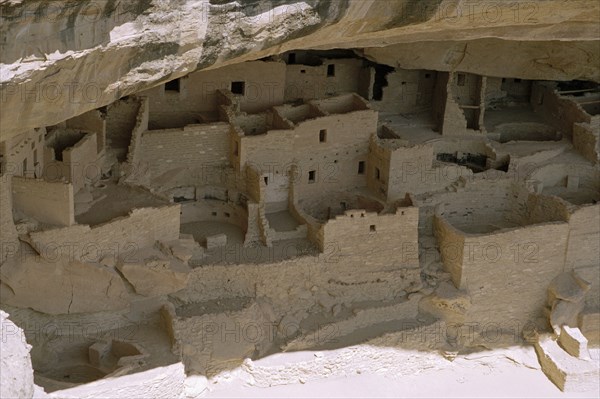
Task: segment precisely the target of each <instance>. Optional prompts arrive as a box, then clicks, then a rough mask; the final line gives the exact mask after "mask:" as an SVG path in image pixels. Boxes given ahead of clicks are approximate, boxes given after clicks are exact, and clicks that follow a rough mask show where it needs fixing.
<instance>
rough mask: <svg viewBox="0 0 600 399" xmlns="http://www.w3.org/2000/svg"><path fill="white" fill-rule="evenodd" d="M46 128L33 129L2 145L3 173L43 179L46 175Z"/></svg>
mask: <svg viewBox="0 0 600 399" xmlns="http://www.w3.org/2000/svg"><path fill="white" fill-rule="evenodd" d="M45 134H46V129H45V128H40V129H32V130H30V131H27V132H25V133H22V134H20V135H19V136H16V137H14V138H12V139H10V140H6V141H4V142H2V143H0V155H2V158H4V159H3V160H1V161H2V173H5V174H11V175H17V176H28V177H41V176H42V174H43V173H44V167H45V165H44V145H45V142H44V135H45Z"/></svg>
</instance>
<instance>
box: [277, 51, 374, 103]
mask: <svg viewBox="0 0 600 399" xmlns="http://www.w3.org/2000/svg"><path fill="white" fill-rule="evenodd" d="M328 65H334V68H335V75H334V76H327V68H328ZM362 72H363V67H362V60H358V59H331V60H328V59H324V60H323V65H319V66H310V65H302V64H292V65H287V66H286V73H285V97H284V99H285V101H286V102H287V101H294V100H300V99H302V100H311V99H314V98H324V97H327V96H332V95H338V94H342V93H360V94H361V95H364V94H366V93H363V92H361V88H360V79H359V76H361V73H362ZM362 91H364V89H363V90H362Z"/></svg>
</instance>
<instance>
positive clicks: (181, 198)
mask: <svg viewBox="0 0 600 399" xmlns="http://www.w3.org/2000/svg"><path fill="white" fill-rule="evenodd" d="M187 200H188V199H187V198H185V197H173V201H174V202H175V203H177V202H185V201H187Z"/></svg>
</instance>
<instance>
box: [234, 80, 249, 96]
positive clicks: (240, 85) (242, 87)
mask: <svg viewBox="0 0 600 399" xmlns="http://www.w3.org/2000/svg"><path fill="white" fill-rule="evenodd" d="M231 92H232V93H233V94H239V95H242V96H243V95H244V94H245V93H246V82H231Z"/></svg>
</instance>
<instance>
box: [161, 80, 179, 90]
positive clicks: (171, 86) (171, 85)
mask: <svg viewBox="0 0 600 399" xmlns="http://www.w3.org/2000/svg"><path fill="white" fill-rule="evenodd" d="M180 89H181V86H180V84H179V79H173V80H172V81H170V82H167V83H165V91H176V92H178V93H179V91H180Z"/></svg>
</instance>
